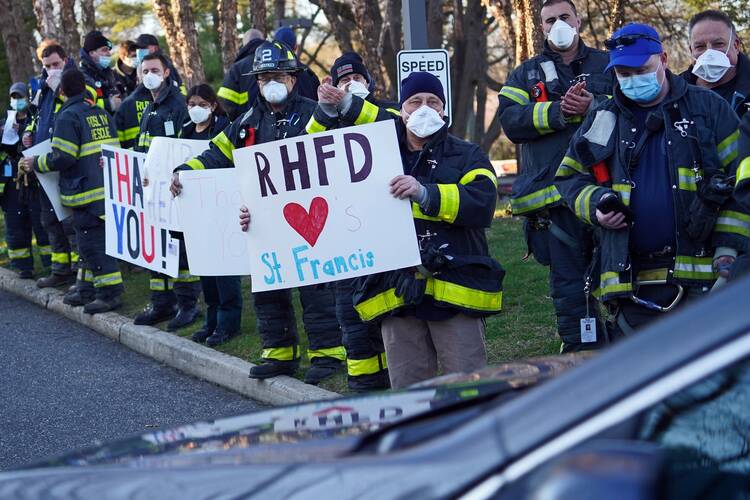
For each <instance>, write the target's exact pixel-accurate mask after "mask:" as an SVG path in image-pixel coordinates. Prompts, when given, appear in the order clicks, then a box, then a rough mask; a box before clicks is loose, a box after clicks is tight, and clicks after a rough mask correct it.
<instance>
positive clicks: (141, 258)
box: [102, 146, 180, 278]
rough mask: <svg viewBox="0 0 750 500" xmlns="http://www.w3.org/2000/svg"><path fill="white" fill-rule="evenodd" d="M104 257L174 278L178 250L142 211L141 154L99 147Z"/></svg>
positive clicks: (143, 160)
mask: <svg viewBox="0 0 750 500" xmlns="http://www.w3.org/2000/svg"><path fill="white" fill-rule="evenodd" d="M102 158H103V160H104V214H105V219H104V220H105V223H106V225H105V229H106V240H107V246H106V249H107V255H111V256H112V257H115V258H117V259H120V260H124V261H125V262H130V263H133V264H136V265H137V266H140V267H143V268H145V269H150V270H152V271H156V272H160V273H163V274H167V275H169V276H171V277H173V278H176V277H177V273H178V267H179V262H178V259H179V251H180V247H179V245H178V244H177V242H176V241H174V240H173V239H172V238H171V237H170V236H169V231H168V230H167V229H166V228H163V227H161V226H159V225H158V223H157V221H155V220H153V219H151V218H150V217H149V216H148V214H147V210H146V209H145V202H144V195H143V177H142V170H143V166H144V164H145V161H146V155H145V154H144V153H136V152H135V151H131V150H129V149H122V148H115V147H112V146H102Z"/></svg>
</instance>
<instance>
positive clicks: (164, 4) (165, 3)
mask: <svg viewBox="0 0 750 500" xmlns="http://www.w3.org/2000/svg"><path fill="white" fill-rule="evenodd" d="M153 6H154V15H155V16H156V19H157V20H158V21H159V24H160V25H161V27H162V29H163V30H164V35H165V37H166V39H167V47H168V48H169V57H170V58H171V59H172V62H173V63H174V65H175V68H176V69H177V71H179V72H180V74H181V75H185V65H184V64H183V61H182V53H181V52H180V51H179V49H178V44H177V26H175V22H174V17H172V11H171V8H170V4H169V0H153Z"/></svg>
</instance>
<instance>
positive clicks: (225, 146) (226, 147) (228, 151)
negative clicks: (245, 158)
mask: <svg viewBox="0 0 750 500" xmlns="http://www.w3.org/2000/svg"><path fill="white" fill-rule="evenodd" d="M211 142H213V143H214V144H216V146H218V148H219V149H220V150H221V152H222V153H224V156H226V157H227V159H228V160H232V151H234V144H232V141H230V140H229V139H228V138H227V136H226V134H224V132H222V133H220V134H219V135H217V136H216V137H214V138H213V139H211Z"/></svg>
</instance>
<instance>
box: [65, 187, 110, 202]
mask: <svg viewBox="0 0 750 500" xmlns="http://www.w3.org/2000/svg"><path fill="white" fill-rule="evenodd" d="M103 199H104V188H103V187H100V188H94V189H92V190H90V191H85V192H83V193H78V194H71V195H67V194H60V200H61V201H62V204H63V205H65V206H66V207H80V206H82V205H88V204H89V203H93V202H95V201H99V200H103Z"/></svg>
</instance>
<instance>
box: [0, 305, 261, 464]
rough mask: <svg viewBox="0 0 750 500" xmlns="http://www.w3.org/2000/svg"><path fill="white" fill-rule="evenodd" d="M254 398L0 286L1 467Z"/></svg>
mask: <svg viewBox="0 0 750 500" xmlns="http://www.w3.org/2000/svg"><path fill="white" fill-rule="evenodd" d="M262 407H263V405H262V404H260V403H258V402H255V401H252V400H249V399H246V398H244V397H242V396H240V395H238V394H235V393H232V392H229V391H227V390H225V389H222V388H220V387H217V386H215V385H212V384H209V383H207V382H203V381H201V380H197V379H195V378H192V377H189V376H186V375H183V374H181V373H180V372H178V371H176V370H174V369H172V368H169V367H166V366H163V365H161V364H159V363H157V362H155V361H153V360H150V359H148V358H145V357H143V356H141V355H139V354H136V353H134V352H133V351H130V350H129V349H127V348H126V347H123V346H122V345H120V344H118V343H116V342H113V341H111V340H109V339H107V338H106V337H103V336H101V335H99V334H97V333H96V332H94V331H92V330H90V329H88V328H86V327H84V326H81V325H79V324H78V323H75V322H73V321H70V320H68V319H66V318H63V317H61V316H58V315H57V314H55V313H53V312H51V311H48V310H46V309H42V308H40V307H38V306H36V305H33V304H31V303H29V302H26V301H25V300H23V299H20V298H18V297H16V296H15V295H11V294H9V293H6V292H2V291H0V469H7V468H11V467H17V466H21V465H25V464H30V463H33V462H36V461H38V460H40V459H43V458H46V457H50V456H54V455H57V454H60V453H64V452H67V451H70V450H73V449H76V448H80V447H85V446H90V445H94V444H97V443H98V442H102V441H109V440H112V439H118V438H122V437H127V436H131V435H134V434H140V433H142V432H150V431H153V430H154V429H159V428H167V427H171V426H174V425H180V424H185V423H190V422H194V421H198V420H206V419H214V418H219V417H225V416H231V415H237V414H241V413H247V412H251V411H253V410H254V409H258V408H262Z"/></svg>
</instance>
